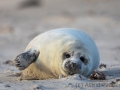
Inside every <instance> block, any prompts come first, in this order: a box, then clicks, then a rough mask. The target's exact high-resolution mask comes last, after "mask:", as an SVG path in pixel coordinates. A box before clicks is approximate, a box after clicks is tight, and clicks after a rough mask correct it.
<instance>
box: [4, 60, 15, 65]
mask: <svg viewBox="0 0 120 90" xmlns="http://www.w3.org/2000/svg"><path fill="white" fill-rule="evenodd" d="M3 64H6V65H11V66H14V62H13V61H11V60H7V61H5V62H3Z"/></svg>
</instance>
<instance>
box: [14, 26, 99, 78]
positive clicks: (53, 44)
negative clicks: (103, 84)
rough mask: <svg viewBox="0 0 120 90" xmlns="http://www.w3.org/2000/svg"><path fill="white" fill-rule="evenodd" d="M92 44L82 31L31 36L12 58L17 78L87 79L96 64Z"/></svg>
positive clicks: (54, 32)
mask: <svg viewBox="0 0 120 90" xmlns="http://www.w3.org/2000/svg"><path fill="white" fill-rule="evenodd" d="M99 60H100V58H99V52H98V49H97V47H96V44H95V43H94V41H93V40H92V39H91V38H90V37H89V36H88V35H87V34H86V33H84V32H83V31H81V30H76V29H71V28H60V29H54V30H50V31H47V32H45V33H42V34H40V35H38V36H37V37H35V38H34V39H33V40H32V41H31V42H30V43H29V44H28V46H27V48H26V50H25V52H24V53H22V54H19V55H18V56H17V57H16V58H15V60H14V61H15V65H16V67H18V68H19V69H20V70H23V73H22V76H21V79H49V78H59V75H63V76H65V77H66V76H68V75H73V74H81V75H83V76H86V77H87V76H89V75H90V74H91V73H92V72H93V70H95V69H97V68H98V65H99Z"/></svg>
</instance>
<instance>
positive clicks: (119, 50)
mask: <svg viewBox="0 0 120 90" xmlns="http://www.w3.org/2000/svg"><path fill="white" fill-rule="evenodd" d="M28 1H29V0H28ZM28 1H27V0H0V90H62V89H63V90H80V89H83V90H86V89H93V90H96V89H100V90H101V89H102V90H112V89H115V90H118V89H119V87H120V82H119V79H120V12H119V8H120V0H49V1H48V0H41V1H40V2H39V4H27V6H26V4H24V3H27V2H28ZM66 27H67V28H77V29H80V30H83V31H84V32H86V33H87V34H89V35H90V36H91V37H92V38H93V40H94V41H95V43H96V45H97V47H98V49H99V53H100V58H101V61H100V63H104V64H106V68H103V69H98V71H100V72H103V73H104V74H105V75H106V80H90V79H89V78H84V77H82V78H80V77H79V76H78V75H73V76H69V77H66V78H61V79H49V80H23V81H18V80H17V77H16V73H19V72H20V71H19V70H17V69H16V67H14V66H13V65H12V64H3V63H4V62H5V61H7V60H11V61H13V59H14V57H15V56H16V55H18V54H19V53H21V52H24V49H25V48H26V46H27V44H28V43H29V42H30V40H31V39H33V38H34V37H35V36H36V35H38V34H40V33H42V32H45V31H48V30H51V29H56V28H66ZM116 80H117V81H116Z"/></svg>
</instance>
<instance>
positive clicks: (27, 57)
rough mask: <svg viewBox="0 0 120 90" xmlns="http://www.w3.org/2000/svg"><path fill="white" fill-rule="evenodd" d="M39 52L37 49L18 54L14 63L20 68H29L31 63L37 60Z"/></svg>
mask: <svg viewBox="0 0 120 90" xmlns="http://www.w3.org/2000/svg"><path fill="white" fill-rule="evenodd" d="M38 55H39V53H38V52H37V51H36V50H34V51H33V50H29V51H27V52H24V53H21V54H19V55H17V56H16V58H15V59H14V65H15V66H16V67H17V68H18V69H19V70H24V69H25V68H27V67H28V66H29V65H30V64H31V63H33V62H35V61H36V59H37V57H38Z"/></svg>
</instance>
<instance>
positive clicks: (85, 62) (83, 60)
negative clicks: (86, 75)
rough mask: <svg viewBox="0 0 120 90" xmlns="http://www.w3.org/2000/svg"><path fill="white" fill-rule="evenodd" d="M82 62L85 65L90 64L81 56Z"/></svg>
mask: <svg viewBox="0 0 120 90" xmlns="http://www.w3.org/2000/svg"><path fill="white" fill-rule="evenodd" d="M80 60H81V61H82V62H83V63H84V64H85V65H87V64H88V60H87V59H86V58H85V57H83V56H81V57H80Z"/></svg>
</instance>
